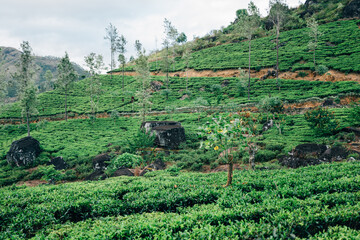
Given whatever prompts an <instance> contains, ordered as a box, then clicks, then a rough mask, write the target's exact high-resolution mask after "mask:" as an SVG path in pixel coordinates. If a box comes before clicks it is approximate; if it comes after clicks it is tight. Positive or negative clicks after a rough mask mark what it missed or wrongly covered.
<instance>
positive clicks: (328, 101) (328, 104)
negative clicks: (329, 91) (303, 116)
mask: <svg viewBox="0 0 360 240" xmlns="http://www.w3.org/2000/svg"><path fill="white" fill-rule="evenodd" d="M332 105H334V101H333V100H332V99H330V98H328V99H325V101H324V102H323V103H322V106H323V107H327V106H332Z"/></svg>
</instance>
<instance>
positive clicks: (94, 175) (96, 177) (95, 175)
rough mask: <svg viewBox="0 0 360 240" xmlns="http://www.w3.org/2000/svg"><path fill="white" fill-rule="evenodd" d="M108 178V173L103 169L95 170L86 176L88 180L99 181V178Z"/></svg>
mask: <svg viewBox="0 0 360 240" xmlns="http://www.w3.org/2000/svg"><path fill="white" fill-rule="evenodd" d="M105 178H106V174H105V173H104V172H103V171H100V170H98V171H95V172H93V173H92V174H90V175H89V176H87V177H86V178H85V180H87V181H98V180H104V179H105Z"/></svg>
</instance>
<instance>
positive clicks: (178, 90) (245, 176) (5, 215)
mask: <svg viewBox="0 0 360 240" xmlns="http://www.w3.org/2000/svg"><path fill="white" fill-rule="evenodd" d="M356 4H358V1H354V0H338V1H335V0H331V1H324V0H307V1H306V3H305V4H304V5H302V6H300V7H298V8H296V9H290V10H289V11H290V13H291V16H292V20H291V21H289V25H288V26H287V28H286V29H284V31H282V32H281V34H280V71H281V73H280V79H279V82H277V79H275V75H274V72H275V71H274V65H275V62H276V59H275V58H276V50H275V49H276V48H275V41H274V36H273V35H272V33H269V32H265V31H263V32H259V34H258V36H257V37H256V39H254V40H253V42H252V49H253V50H252V68H251V74H250V75H251V79H249V80H248V78H247V76H248V75H246V77H244V76H239V72H240V71H239V68H243V69H244V68H245V69H246V68H247V66H248V52H247V51H248V42H247V41H244V40H243V39H241V38H239V37H236V36H235V35H233V34H232V32H231V31H232V29H231V26H232V24H231V25H230V26H229V27H227V28H225V29H222V31H223V32H222V33H221V34H220V35H222V36H220V35H218V36H215V37H214V38H212V37H209V36H205V37H204V38H202V39H200V40H199V39H198V40H196V41H200V42H198V43H197V44H198V45H195V47H194V49H193V52H192V53H191V59H190V62H189V69H187V68H186V66H185V60H184V59H183V58H182V57H181V56H180V55H177V56H175V57H174V58H173V60H174V62H173V64H172V65H171V67H170V70H171V73H170V77H169V86H167V82H166V78H165V73H164V72H162V71H161V69H160V67H159V66H161V58H160V55H161V52H157V53H155V54H154V55H151V56H149V57H150V58H149V59H150V60H149V63H150V71H151V72H150V73H149V72H148V71H147V70H144V71H143V72H144V75H146V74H147V73H149V75H146V76H145V77H143V78H140V77H138V76H137V73H136V72H135V71H134V65H133V64H134V63H130V64H128V65H127V67H126V73H125V76H122V74H121V70H120V69H117V70H115V71H113V72H112V73H111V75H110V74H106V75H97V76H96V77H95V78H84V79H80V80H79V81H77V82H75V83H74V84H73V85H72V86H71V88H70V90H69V92H68V95H66V97H65V93H64V91H63V90H61V89H60V88H55V89H54V90H51V91H46V92H42V93H39V94H38V96H37V98H38V102H37V106H36V108H37V110H38V113H36V114H34V115H33V116H31V117H30V119H29V120H30V121H29V122H30V124H29V127H30V133H31V137H32V138H34V139H36V140H33V142H35V143H37V141H38V145H36V144H34V145H36V146H35V147H34V148H35V149H36V151H38V152H37V153H38V155H37V157H33V156H35V154H37V153H35V151H34V152H30V151H29V154H28V153H25V154H28V155H27V156H25V157H26V160H27V159H30V160H31V161H30V160H29V161H28V162H27V163H23V162H24V161H22V160H23V159H24V158H25V157H24V155H25V154H23V151H28V150H29V148H30V147H29V144H28V141H30V140H31V139H32V138H26V137H27V136H28V129H27V125H26V124H25V122H26V120H25V118H24V114H23V113H22V107H21V105H20V103H19V102H14V103H10V104H7V105H5V106H3V107H1V108H0V193H1V194H0V239H249V240H250V239H334V240H335V239H359V236H360V44H359V41H360V20H359V19H358V18H356V17H354V14H355V15H356V14H357V10H356V9H357V8H356V6H357V5H356ZM351 6H354V7H351ZM345 13H346V14H348V15H345ZM310 15H314V16H315V17H316V19H318V21H319V22H320V23H321V25H320V31H321V32H322V33H323V35H322V36H321V37H320V39H319V45H318V48H317V50H316V51H317V52H316V53H317V54H316V56H317V59H316V61H317V64H318V66H321V71H320V70H319V69H314V65H313V53H312V52H311V51H310V50H309V49H308V42H309V40H310V39H309V36H308V31H309V29H307V28H305V27H304V26H305V25H304V21H303V20H304V19H305V18H306V17H308V16H310ZM345 18H346V19H345ZM235 21H236V20H235ZM262 24H263V25H264V26H266V24H267V19H266V18H264V19H262ZM214 34H215V33H214ZM215 35H216V34H215ZM5 53H6V54H5ZM3 54H5V55H1V56H2V57H3V58H2V59H3V63H4V64H5V65H6V67H7V68H9V70H11V69H12V68H13V66H14V64H15V63H16V59H17V58H18V55H19V52H18V51H16V50H14V49H10V48H6V49H5V51H4V53H3ZM4 56H5V57H4ZM56 61H57V59H54V58H49V57H47V58H46V57H45V58H38V57H37V59H36V63H37V65H38V66H39V70H38V72H37V75H38V77H39V80H38V83H41V81H42V80H41V74H43V72H44V71H46V70H47V69H50V70H52V71H53V70H54V71H56V69H55V68H56V64H55V63H56ZM40 66H41V67H42V68H41V70H40ZM145 73H146V74H145ZM144 79H146V80H148V81H149V84H150V87H149V88H147V89H146V90H147V91H146V92H145V93H144V92H141V89H142V88H143V87H144V86H145V85H146V83H145V82H143V80H144ZM96 81H98V83H95V82H96ZM248 81H249V82H248ZM94 83H95V84H94ZM94 90H96V91H94ZM92 91H93V93H94V96H92V97H91V96H90V94H89V93H90V92H92ZM65 98H66V99H67V110H68V116H69V119H68V120H67V121H65V119H64V118H65V113H64V105H65ZM144 98H146V102H145V101H143V102H142V100H143V99H144ZM92 100H93V101H94V103H92V102H91V101H92ZM149 102H150V103H149ZM146 104H149V109H148V110H146V109H145V108H144V106H145V105H146ZM92 107H94V108H95V111H94V112H93V111H92ZM142 112H146V116H144V117H145V118H146V119H145V120H146V121H150V122H148V123H146V125H151V124H155V123H154V122H156V124H159V126H158V127H154V128H153V129H152V132H151V134H148V133H145V131H143V129H141V126H143V118H142V116H141V113H142ZM159 121H161V123H158V122H159ZM161 124H167V125H165V126H162V125H161ZM144 125H145V124H144ZM146 125H145V127H146ZM180 125H181V126H180ZM173 126H175V128H172V127H173ZM164 136H165V137H164ZM161 137H162V139H161V140H163V142H166V141H167V142H169V143H171V144H169V145H165V146H164V145H160V144H159V143H160V142H161V140H160V138H161ZM19 139H27V142H25V144H24V145H25V147H24V150H23V149H21V150H18V149H20V147H19V145H20V144H19V141H17V140H19ZM29 139H30V140H29ZM176 141H178V142H177V143H176V144H172V143H173V142H176ZM15 143H16V144H17V145H16V147H13V146H15ZM18 156H20V157H21V159H20V160H19V161H16V160H17V159H15V158H16V157H18ZM28 156H30V157H28ZM14 159H15V161H14ZM19 162H20V164H19ZM232 170H233V171H232ZM229 179H232V182H231V181H230V184H228V183H229ZM225 184H226V185H225Z"/></svg>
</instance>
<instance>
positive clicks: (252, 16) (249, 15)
mask: <svg viewBox="0 0 360 240" xmlns="http://www.w3.org/2000/svg"><path fill="white" fill-rule="evenodd" d="M259 28H260V12H259V9H258V8H257V7H256V6H255V4H254V2H253V1H251V2H250V3H249V5H248V9H247V11H246V10H245V11H242V12H239V15H238V22H237V24H236V31H237V32H239V33H240V35H241V36H243V37H245V38H246V39H247V40H248V42H249V69H248V71H249V79H248V100H250V83H251V82H250V70H251V40H252V38H253V36H254V34H255V33H256V31H257V30H259Z"/></svg>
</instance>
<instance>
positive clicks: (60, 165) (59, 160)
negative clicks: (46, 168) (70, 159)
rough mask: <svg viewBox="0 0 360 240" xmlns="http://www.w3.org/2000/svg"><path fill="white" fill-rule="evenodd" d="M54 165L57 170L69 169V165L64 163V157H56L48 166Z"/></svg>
mask: <svg viewBox="0 0 360 240" xmlns="http://www.w3.org/2000/svg"><path fill="white" fill-rule="evenodd" d="M50 164H52V165H54V166H55V170H64V169H66V168H68V167H69V165H68V164H67V163H66V162H65V161H64V159H63V157H56V158H53V159H51V161H50V162H49V164H48V165H50Z"/></svg>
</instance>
